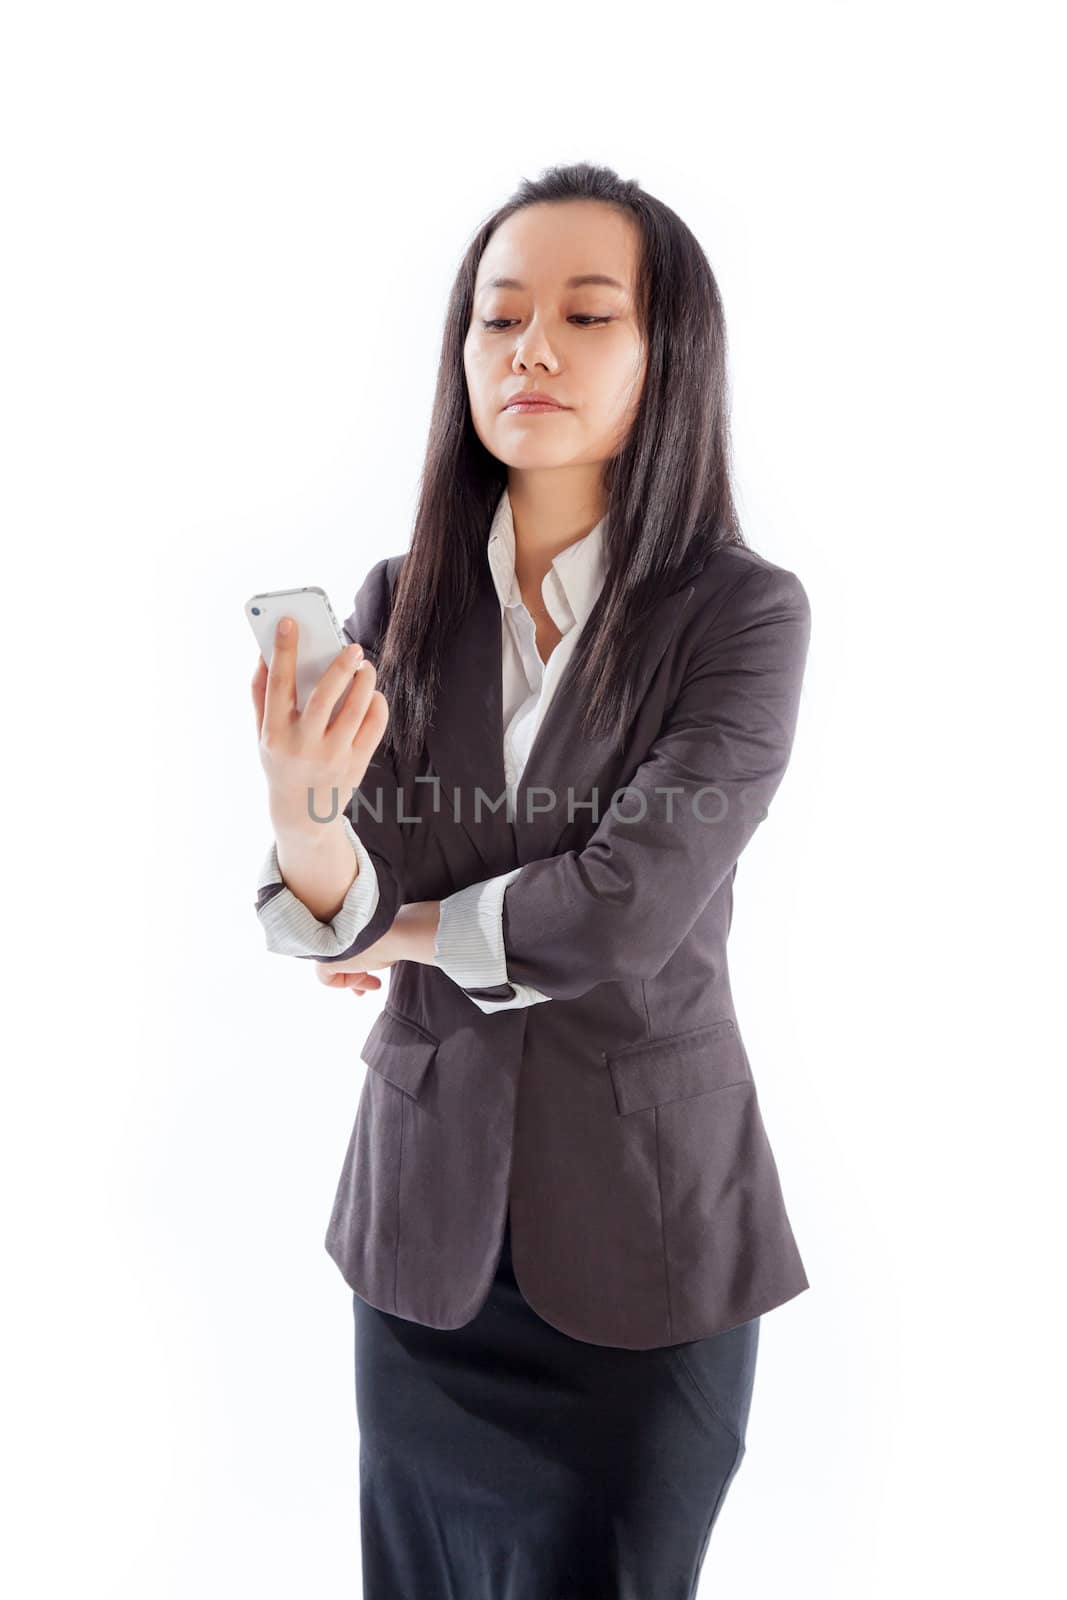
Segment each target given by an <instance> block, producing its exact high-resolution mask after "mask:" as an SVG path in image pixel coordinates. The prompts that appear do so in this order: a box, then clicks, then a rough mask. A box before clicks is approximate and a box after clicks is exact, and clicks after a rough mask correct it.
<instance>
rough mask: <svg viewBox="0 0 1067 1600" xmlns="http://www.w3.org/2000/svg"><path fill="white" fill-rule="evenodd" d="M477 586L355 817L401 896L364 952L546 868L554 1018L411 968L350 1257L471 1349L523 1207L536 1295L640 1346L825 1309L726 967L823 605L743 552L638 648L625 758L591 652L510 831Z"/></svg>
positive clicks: (547, 984)
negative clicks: (743, 856) (812, 1307)
mask: <svg viewBox="0 0 1067 1600" xmlns="http://www.w3.org/2000/svg"><path fill="white" fill-rule="evenodd" d="M403 561H404V556H403V555H398V556H392V557H387V558H385V559H383V560H381V561H379V562H378V563H377V564H376V565H375V566H374V567H372V569H371V571H370V572H369V574H368V576H367V578H366V581H365V582H364V584H363V586H362V588H361V589H360V591H359V593H358V594H357V596H356V599H355V605H354V610H353V612H352V615H351V616H350V617H349V618H348V620H347V622H346V624H345V631H346V633H347V634H348V636H349V638H351V639H356V640H358V641H359V642H360V643H361V644H362V645H363V646H364V649H365V650H366V652H367V654H368V656H370V658H371V659H372V660H375V661H376V660H377V659H378V656H377V653H376V649H375V646H376V644H379V643H380V639H381V635H382V634H383V632H384V629H385V626H386V623H387V621H388V616H389V609H390V604H391V599H392V593H393V589H394V586H395V583H396V579H397V576H398V574H399V572H400V569H401V566H402V563H403ZM481 579H482V581H481V584H480V587H479V590H478V595H477V600H476V604H475V605H474V607H473V610H472V611H471V612H470V613H469V614H468V617H467V619H466V621H465V622H464V623H463V625H462V627H461V628H460V629H459V630H458V631H457V634H456V637H455V639H454V641H453V644H452V647H451V650H450V651H449V653H448V655H447V658H446V660H445V662H444V664H443V670H442V679H441V688H440V698H439V701H438V711H437V714H436V719H435V723H434V726H433V727H432V729H431V731H430V735H429V738H428V740H427V743H426V745H425V746H424V748H423V751H422V753H421V755H420V759H419V761H418V762H417V763H416V765H415V766H414V767H413V768H410V769H404V770H399V769H398V768H397V767H396V766H395V765H394V764H393V763H392V762H387V761H385V760H383V759H381V751H380V750H379V758H377V759H376V760H375V761H374V762H373V764H372V766H371V767H370V769H369V770H368V772H367V775H366V778H365V780H364V783H363V785H362V787H361V790H360V802H359V805H358V807H357V808H356V809H355V810H353V807H352V805H351V804H350V805H349V807H348V812H349V815H350V817H351V818H352V821H353V824H354V826H355V827H356V829H357V831H358V832H359V835H360V838H361V839H362V840H363V842H364V843H365V844H366V847H367V849H368V851H369V853H370V855H371V856H372V858H373V860H374V864H375V868H376V871H377V873H378V878H379V883H380V886H381V893H380V900H379V903H378V906H377V908H376V910H375V913H374V916H373V918H372V920H371V922H370V923H369V924H368V926H367V927H366V928H365V929H364V930H363V932H362V933H361V934H360V936H359V938H358V939H357V940H356V942H355V943H354V944H353V945H352V946H351V947H350V949H349V950H348V951H346V952H345V956H349V955H354V954H358V953H359V952H360V951H361V950H365V949H366V948H367V947H368V946H369V945H371V944H373V943H374V942H375V941H376V940H377V939H378V938H380V937H381V935H382V934H383V933H384V932H385V931H386V930H387V929H388V927H389V926H390V924H391V922H392V920H393V918H394V916H395V915H396V912H397V909H398V908H399V907H400V906H401V905H402V904H403V903H404V902H405V901H409V900H428V899H443V898H444V897H445V896H446V895H448V894H451V893H452V892H453V891H455V890H457V889H461V888H464V887H465V886H466V885H468V884H471V883H475V882H479V881H481V880H482V879H484V878H488V877H491V876H494V875H495V874H497V873H501V872H507V871H510V870H511V869H513V868H515V867H517V866H520V865H521V866H523V867H524V870H523V872H522V873H521V875H520V876H519V877H518V878H517V879H516V880H515V881H513V882H512V883H510V884H509V885H508V888H507V891H506V895H505V899H504V911H503V932H504V942H505V947H506V951H507V968H508V975H509V977H510V978H512V979H513V980H514V981H515V982H517V983H525V984H531V985H533V987H534V988H536V989H538V990H539V991H541V992H542V993H543V994H548V995H549V996H551V999H550V1000H549V1001H546V1002H541V1003H538V1004H534V1005H530V1006H524V1007H521V1008H519V1009H516V1010H508V1011H497V1012H492V1013H486V1012H483V1011H482V1010H480V1009H479V1007H478V1006H477V1005H475V1004H474V1002H473V1001H472V999H471V998H470V996H469V995H468V993H467V992H466V991H464V990H463V989H461V988H459V987H458V986H457V985H456V984H455V983H454V982H453V981H452V980H451V979H450V978H448V977H447V976H446V975H445V973H444V972H443V971H441V970H440V969H439V968H437V967H434V966H429V965H425V964H422V963H418V962H411V961H401V962H397V963H396V964H395V965H394V966H393V967H391V968H390V969H388V970H389V987H388V995H387V998H386V999H385V1002H384V1007H383V1009H382V1011H381V1012H380V1014H379V1015H378V1017H377V1018H376V1020H375V1022H374V1024H373V1026H372V1027H371V1029H370V1032H369V1034H368V1036H367V1040H366V1043H365V1044H364V1046H363V1049H362V1050H361V1052H360V1055H361V1057H362V1059H363V1061H365V1062H366V1064H367V1066H368V1067H369V1068H370V1071H369V1072H368V1073H367V1074H366V1075H365V1079H364V1083H363V1087H362V1092H361V1094H360V1099H359V1104H358V1108H357V1111H356V1118H355V1125H354V1127H353V1130H352V1134H351V1138H350V1141H349V1145H348V1149H347V1152H346V1155H345V1159H344V1165H343V1168H342V1171H341V1176H340V1181H339V1183H338V1187H337V1194H336V1200H335V1203H334V1207H333V1214H332V1216H331V1218H330V1223H329V1228H328V1231H327V1234H326V1241H325V1242H326V1248H327V1250H328V1251H329V1253H330V1255H331V1256H332V1257H333V1259H334V1261H336V1263H337V1265H338V1267H339V1268H340V1270H341V1273H342V1274H343V1276H344V1278H345V1281H346V1282H347V1283H348V1284H349V1285H350V1287H351V1288H352V1289H354V1290H355V1291H356V1293H357V1294H359V1295H360V1296H361V1297H362V1298H363V1299H365V1300H368V1301H369V1302H370V1303H371V1304H372V1305H374V1306H378V1307H379V1308H381V1309H382V1310H383V1311H389V1312H392V1313H393V1314H395V1315H396V1316H400V1317H406V1318H409V1319H411V1320H413V1321H416V1322H421V1323H426V1324H429V1325H430V1326H431V1327H435V1328H458V1327H461V1326H462V1325H463V1324H464V1323H467V1322H469V1321H470V1320H471V1319H472V1318H473V1317H474V1316H475V1315H476V1313H477V1312H478V1310H479V1308H480V1307H481V1306H482V1304H483V1302H484V1301H485V1299H486V1296H487V1294H488V1292H489V1287H490V1283H491V1281H492V1278H493V1274H494V1271H495V1268H496V1265H497V1260H498V1257H499V1254H500V1250H501V1245H502V1238H503V1229H504V1220H505V1215H506V1212H507V1208H508V1204H509V1200H510V1207H511V1230H512V1255H513V1260H514V1269H515V1276H516V1278H517V1280H518V1284H519V1287H520V1289H521V1290H522V1293H523V1295H524V1296H525V1298H526V1299H527V1300H528V1302H529V1303H530V1305H531V1306H532V1307H533V1308H534V1310H535V1311H536V1312H537V1313H538V1314H539V1315H540V1316H541V1317H543V1318H544V1319H545V1320H546V1321H547V1322H549V1323H551V1324H552V1325H553V1326H555V1327H556V1328H559V1329H561V1330H562V1331H563V1332H564V1333H566V1334H569V1335H570V1336H571V1337H573V1338H576V1339H582V1340H585V1341H587V1342H589V1343H592V1344H599V1345H615V1346H620V1347H623V1348H626V1349H636V1350H643V1349H649V1348H652V1347H654V1346H657V1345H666V1344H677V1343H681V1342H683V1341H687V1340H691V1339H699V1338H703V1337H705V1336H706V1335H708V1334H713V1333H718V1332H720V1331H722V1330H724V1329H726V1328H730V1327H733V1326H734V1325H735V1324H737V1323H740V1322H744V1321H747V1320H748V1319H749V1318H751V1317H755V1316H757V1315H759V1314H760V1313H762V1312H765V1311H768V1310H770V1309H771V1308H772V1307H774V1306H777V1305H781V1304H782V1302H783V1301H786V1300H789V1299H791V1298H792V1297H793V1296H794V1295H797V1294H799V1293H800V1292H801V1291H802V1290H804V1289H806V1288H807V1287H808V1279H807V1276H806V1274H805V1271H804V1266H803V1263H802V1261H801V1258H800V1255H799V1252H798V1250H797V1245H796V1242H795V1240H794V1237H793V1232H792V1229H791V1227H790V1224H789V1219H788V1217H787V1215H786V1210H785V1205H784V1203H783V1198H782V1193H781V1189H780V1186H779V1180H778V1172H777V1168H776V1165H775V1161H774V1156H773V1154H772V1152H771V1147H770V1144H769V1143H768V1139H767V1134H766V1132H765V1129H764V1124H763V1120H762V1117H761V1114H760V1106H759V1101H758V1097H757V1093H756V1087H755V1084H754V1082H753V1076H752V1069H751V1066H750V1063H749V1058H748V1053H747V1051H746V1049H745V1045H744V1041H743V1037H742V1033H741V1029H740V1027H739V1024H738V1021H737V1017H736V1015H735V1012H734V1005H733V1000H732V998H731V993H730V978H729V973H728V970H727V960H726V942H727V935H728V932H729V928H730V919H731V910H732V893H733V880H734V874H735V871H736V866H737V859H738V856H739V855H740V853H741V851H742V850H743V849H744V846H745V845H746V843H747V842H748V840H749V838H750V837H751V836H752V834H753V832H754V831H755V829H756V827H757V825H758V824H759V822H760V820H761V819H762V817H763V816H764V815H765V813H766V808H767V806H768V804H769V802H770V800H771V797H772V796H773V794H774V793H775V791H776V789H777V788H778V785H779V783H780V781H781V778H782V775H783V773H784V771H785V768H786V764H787V761H788V759H789V754H790V749H791V746H792V742H793V735H794V729H795V726H796V719H797V712H798V705H799V700H800V692H801V682H802V678H803V673H804V666H805V661H806V657H807V649H808V639H809V633H810V611H809V606H808V599H807V595H806V593H805V590H804V588H803V586H802V584H801V583H800V580H799V579H798V578H797V577H796V575H795V574H794V573H792V572H789V571H787V570H786V569H784V568H782V567H779V566H776V565H774V564H773V563H772V562H770V561H768V560H766V559H765V558H763V557H761V556H759V555H757V554H756V553H754V552H753V551H750V550H746V549H742V548H739V547H736V546H731V547H727V548H725V549H722V550H720V551H718V552H716V553H715V554H714V555H713V556H712V557H711V558H710V559H709V560H707V561H706V562H704V563H703V564H702V565H700V566H698V567H697V568H696V569H695V570H692V571H691V572H690V573H689V574H688V575H687V577H686V579H685V580H684V581H683V582H682V583H681V586H680V587H678V588H677V589H676V591H675V592H674V593H672V594H670V595H669V596H667V597H666V598H665V599H664V600H662V601H661V602H660V604H659V606H658V608H657V610H656V612H655V613H654V615H653V618H652V620H651V622H650V624H649V625H648V627H647V628H646V629H645V630H644V631H643V633H642V636H641V637H640V638H639V639H635V641H634V648H635V649H637V650H639V651H640V655H641V666H642V681H643V682H644V683H645V685H646V689H645V693H644V696H643V699H642V700H641V703H640V705H639V706H638V708H637V711H636V714H635V715H634V717H633V719H632V720H631V722H630V725H629V728H628V730H627V734H626V738H625V740H624V744H623V748H622V749H621V750H620V749H619V748H618V747H614V746H613V745H612V743H611V741H610V740H608V739H601V740H589V739H587V738H586V737H584V735H583V734H582V733H581V732H580V730H579V727H578V705H577V703H576V701H575V699H574V696H573V694H572V693H571V692H569V684H570V682H571V681H572V678H573V673H574V665H575V663H574V658H573V657H572V659H571V661H570V662H569V663H568V669H567V672H566V674H565V676H564V678H563V679H562V680H561V682H560V684H559V686H558V687H557V690H556V693H555V695H554V696H553V698H552V700H551V702H550V703H549V706H548V708H547V711H546V714H545V718H544V721H543V722H542V723H541V725H540V727H539V728H538V730H537V735H536V738H535V740H534V744H533V748H532V750H531V751H530V756H529V760H528V762H527V765H526V768H525V770H524V773H523V776H522V782H521V785H520V787H519V790H518V796H517V805H516V814H515V818H514V821H513V822H511V821H509V820H508V818H507V815H506V808H505V807H504V806H499V807H498V809H496V810H493V809H491V805H492V802H494V801H498V800H499V799H500V797H503V796H504V795H505V794H506V788H505V780H504V770H503V750H502V743H503V739H502V714H501V630H500V606H499V601H498V599H497V596H496V593H495V590H494V588H493V584H492V580H491V576H490V573H489V568H488V564H487V562H486V563H485V564H484V565H483V570H482V574H481ZM602 598H603V597H602V596H601V599H602ZM599 603H600V601H599V600H598V605H599ZM596 616H597V612H596V611H595V610H594V613H593V614H592V615H591V616H590V618H589V619H588V621H587V623H586V626H587V627H592V626H594V625H595V622H596ZM435 779H436V780H439V781H437V782H435ZM416 780H420V781H416ZM618 790H624V791H625V792H624V793H620V794H618V795H617V796H616V803H615V807H614V808H612V805H611V801H612V796H613V794H616V791H618ZM668 790H669V791H672V792H670V793H667V792H665V791H668ZM478 791H481V802H480V804H481V810H480V814H479V813H478V811H477V809H476V807H477V804H478ZM593 799H595V800H596V802H597V805H598V810H597V811H596V812H594V811H592V810H591V809H590V808H589V806H588V804H587V802H589V801H590V800H593ZM568 807H569V811H568ZM379 816H380V820H379ZM598 819H599V820H598ZM334 959H337V960H340V959H343V957H341V956H338V957H336V958H334ZM479 993H483V996H484V995H488V997H489V998H492V997H493V996H494V994H495V993H502V994H504V995H509V994H510V993H511V991H510V986H505V988H504V990H503V991H484V992H483V991H479Z"/></svg>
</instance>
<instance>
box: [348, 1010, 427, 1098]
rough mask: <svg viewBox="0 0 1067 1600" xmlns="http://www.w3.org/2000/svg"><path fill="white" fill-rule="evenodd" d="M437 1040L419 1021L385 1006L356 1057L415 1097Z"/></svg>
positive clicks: (398, 1087) (420, 1086) (396, 1086)
mask: <svg viewBox="0 0 1067 1600" xmlns="http://www.w3.org/2000/svg"><path fill="white" fill-rule="evenodd" d="M438 1043H439V1040H437V1039H435V1038H434V1036H433V1034H432V1033H427V1031H426V1029H425V1028H423V1027H422V1026H421V1025H420V1024H419V1023H418V1022H412V1020H411V1018H410V1017H402V1016H401V1015H400V1013H399V1011H392V1010H390V1008H389V1007H388V1006H386V1007H385V1009H384V1010H383V1011H381V1012H379V1014H378V1017H377V1019H376V1020H375V1022H374V1025H373V1027H372V1028H371V1030H370V1032H369V1033H368V1034H367V1037H366V1039H365V1040H364V1043H363V1048H362V1050H361V1051H360V1052H359V1058H360V1060H361V1061H365V1062H366V1063H367V1066H368V1067H370V1068H371V1070H372V1071H374V1072H377V1073H378V1074H379V1075H380V1076H381V1077H383V1078H386V1079H387V1080H388V1081H389V1082H390V1083H391V1084H393V1085H394V1087H395V1088H397V1089H402V1090H403V1092H404V1093H405V1094H407V1095H410V1096H411V1098H412V1099H413V1100H417V1099H418V1097H419V1091H420V1089H421V1088H422V1082H423V1079H424V1078H425V1076H426V1073H427V1071H428V1070H429V1066H430V1062H431V1061H432V1060H433V1058H434V1056H435V1055H436V1054H437V1046H438Z"/></svg>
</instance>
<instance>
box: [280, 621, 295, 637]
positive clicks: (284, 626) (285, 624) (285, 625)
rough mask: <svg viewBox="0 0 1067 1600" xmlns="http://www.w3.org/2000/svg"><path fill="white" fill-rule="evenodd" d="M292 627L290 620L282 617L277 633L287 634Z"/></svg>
mask: <svg viewBox="0 0 1067 1600" xmlns="http://www.w3.org/2000/svg"><path fill="white" fill-rule="evenodd" d="M292 626H293V622H292V618H291V617H283V618H282V620H281V621H280V622H279V624H278V632H279V633H282V634H285V633H289V632H291V630H292Z"/></svg>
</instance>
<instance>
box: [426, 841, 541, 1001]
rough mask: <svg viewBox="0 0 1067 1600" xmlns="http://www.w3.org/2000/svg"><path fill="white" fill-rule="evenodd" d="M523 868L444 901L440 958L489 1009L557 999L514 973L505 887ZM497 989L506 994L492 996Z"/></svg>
mask: <svg viewBox="0 0 1067 1600" xmlns="http://www.w3.org/2000/svg"><path fill="white" fill-rule="evenodd" d="M521 871H522V868H521V867H515V868H513V870H512V871H511V872H501V873H499V874H498V875H497V876H496V877H495V878H486V879H484V881H483V882H481V883H472V884H469V885H468V886H467V888H466V889H457V891H456V893H455V894H450V895H447V896H446V897H445V899H443V900H442V901H441V915H440V920H439V921H438V924H437V934H436V936H435V938H434V946H433V953H434V963H435V965H436V966H438V967H440V968H441V971H442V972H443V973H445V975H446V976H447V977H449V978H451V979H452V982H453V983H455V984H458V985H459V987H460V988H461V989H463V990H464V991H465V992H466V994H467V996H468V998H469V999H471V1000H473V1001H474V1004H475V1005H476V1006H478V1007H479V1009H480V1010H482V1011H485V1012H490V1011H516V1010H518V1008H519V1007H520V1006H532V1005H536V1004H537V1003H538V1001H540V1000H549V999H551V995H547V994H541V992H540V991H539V990H538V989H531V988H530V987H529V985H528V984H522V983H512V982H511V981H510V980H509V978H508V969H507V960H506V952H505V950H504V930H503V926H502V916H503V907H504V890H505V889H506V888H507V886H508V884H509V883H511V881H512V879H514V878H517V877H518V875H519V873H520V872H521ZM492 990H496V991H497V994H498V996H502V997H503V998H496V999H494V998H492V995H491V993H490V991H492Z"/></svg>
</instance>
